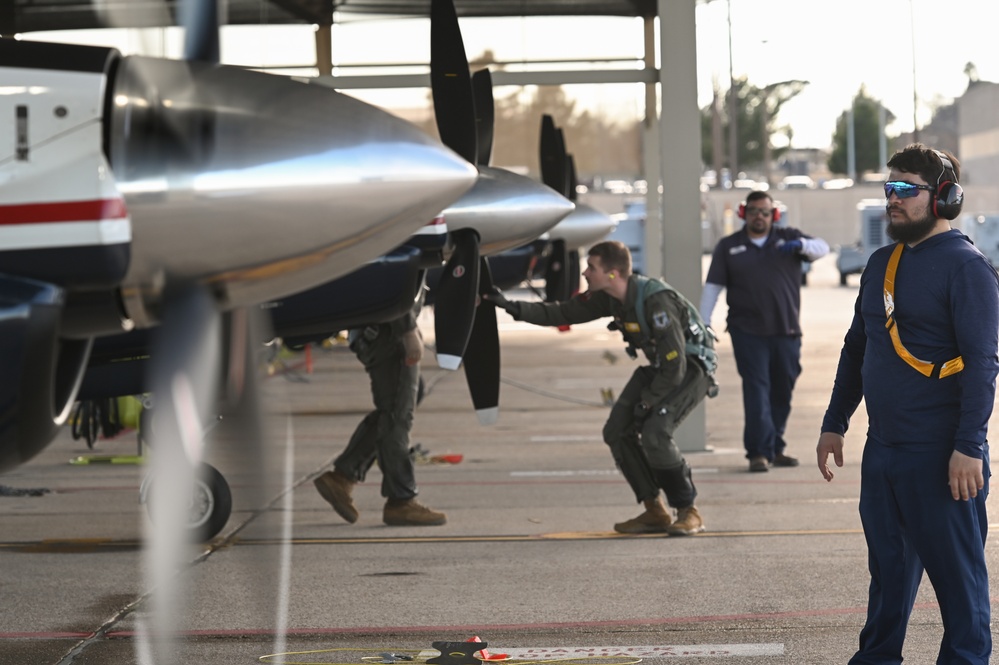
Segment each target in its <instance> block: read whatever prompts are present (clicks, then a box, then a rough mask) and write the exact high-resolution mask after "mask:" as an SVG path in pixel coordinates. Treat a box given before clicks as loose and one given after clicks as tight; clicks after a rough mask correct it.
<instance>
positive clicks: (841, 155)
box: [828, 86, 895, 174]
mask: <svg viewBox="0 0 999 665" xmlns="http://www.w3.org/2000/svg"><path fill="white" fill-rule="evenodd" d="M880 110H881V102H880V100H877V99H874V98H873V97H871V96H870V95H868V94H867V90H866V88H864V86H861V87H860V90H859V91H858V92H857V96H856V97H854V98H853V137H854V145H855V153H854V154H855V158H856V162H857V163H856V168H857V173H867V172H871V171H873V172H877V171H880V170H881V168H882V164H881V155H880V145H881V131H882V129H881V126H880V122H879V121H878V115H879V113H880ZM894 120H895V115H894V114H893V113H892V112H891V111H888V110H887V109H885V126H887V125H889V124H891V122H892V121H894ZM849 122H850V111H849V109H848V110H846V111H843V113H841V114H840V116H839V119H837V120H836V131H835V133H834V134H833V150H832V153H830V155H829V161H828V166H829V170H830V171H832V172H833V173H837V174H847V173H849V171H850V169H849V164H847V150H848V146H847V138H848V136H849Z"/></svg>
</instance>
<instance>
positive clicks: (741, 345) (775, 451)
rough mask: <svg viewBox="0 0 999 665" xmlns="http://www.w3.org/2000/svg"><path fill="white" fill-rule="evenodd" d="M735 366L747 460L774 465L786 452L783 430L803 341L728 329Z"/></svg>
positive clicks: (797, 373) (788, 336) (798, 338)
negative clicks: (743, 421)
mask: <svg viewBox="0 0 999 665" xmlns="http://www.w3.org/2000/svg"><path fill="white" fill-rule="evenodd" d="M728 332H729V334H730V335H731V336H732V350H733V352H734V354H735V366H736V367H737V368H738V370H739V376H741V377H742V410H743V412H744V414H745V424H744V427H743V430H742V444H743V445H744V446H745V447H746V457H747V458H751V457H765V458H767V459H768V460H770V461H771V462H772V461H773V459H774V457H775V456H776V455H779V454H780V453H782V452H784V448H785V447H787V443H785V442H784V429H785V428H786V427H787V418H788V416H789V415H791V393H792V392H793V391H794V384H795V382H796V381H797V380H798V376H800V375H801V338H800V337H792V336H790V335H751V334H750V333H747V332H743V331H741V330H737V329H735V328H732V327H729V330H728Z"/></svg>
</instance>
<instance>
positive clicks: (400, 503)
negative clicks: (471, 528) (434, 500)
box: [382, 499, 447, 526]
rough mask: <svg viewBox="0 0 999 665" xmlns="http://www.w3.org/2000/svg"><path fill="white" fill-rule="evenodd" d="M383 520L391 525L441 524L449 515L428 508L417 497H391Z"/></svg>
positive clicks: (387, 502) (383, 514)
mask: <svg viewBox="0 0 999 665" xmlns="http://www.w3.org/2000/svg"><path fill="white" fill-rule="evenodd" d="M382 521H383V522H385V523H386V524H388V525H389V526H440V525H441V524H444V523H446V522H447V515H445V514H444V513H439V512H437V511H436V510H431V509H430V508H427V507H426V506H424V505H423V504H422V503H420V502H418V501H417V500H416V499H389V500H388V501H386V502H385V510H383V511H382Z"/></svg>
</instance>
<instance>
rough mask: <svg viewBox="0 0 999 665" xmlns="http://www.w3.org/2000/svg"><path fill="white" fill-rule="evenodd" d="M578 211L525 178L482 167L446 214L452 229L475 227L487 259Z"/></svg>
mask: <svg viewBox="0 0 999 665" xmlns="http://www.w3.org/2000/svg"><path fill="white" fill-rule="evenodd" d="M574 208H575V206H574V204H573V203H572V201H570V200H568V199H567V198H565V197H564V196H562V195H561V194H559V193H557V192H556V191H555V190H553V189H551V188H550V187H546V186H545V185H542V184H541V183H539V182H536V181H534V180H532V179H530V178H528V177H526V176H522V175H518V174H516V173H513V172H511V171H507V170H505V169H496V168H491V167H482V166H480V167H479V178H478V180H477V181H476V183H475V186H474V187H472V189H471V190H469V191H468V192H467V193H466V194H465V195H464V196H462V197H461V198H460V199H458V201H457V202H455V203H454V204H453V205H452V206H449V207H448V208H447V209H445V211H444V219H445V220H446V221H447V226H448V229H449V230H456V229H462V228H472V229H475V231H476V232H477V233H478V235H479V238H480V247H481V249H480V251H481V253H482V254H483V255H484V256H491V255H493V254H498V253H500V252H503V251H505V250H508V249H513V248H514V247H519V246H520V245H523V244H525V243H528V242H531V241H532V240H534V239H536V238H537V237H539V236H540V235H542V234H543V233H545V232H546V231H548V230H549V229H551V228H552V227H553V226H555V225H556V224H558V222H559V221H561V220H562V219H563V218H564V217H565V216H566V215H568V214H569V213H571V212H572V211H573V209H574Z"/></svg>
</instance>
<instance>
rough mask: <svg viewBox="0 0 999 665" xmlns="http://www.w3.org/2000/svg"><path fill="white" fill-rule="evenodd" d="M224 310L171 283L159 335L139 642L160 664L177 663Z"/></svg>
mask: <svg viewBox="0 0 999 665" xmlns="http://www.w3.org/2000/svg"><path fill="white" fill-rule="evenodd" d="M220 334H221V316H220V315H219V313H218V311H217V309H216V307H215V303H214V301H213V300H212V297H211V296H210V295H209V293H208V292H207V291H206V290H205V289H204V288H203V287H200V286H197V285H184V286H180V287H177V286H174V287H172V292H171V293H170V297H169V298H168V299H167V301H166V304H165V307H164V311H163V325H162V326H160V328H159V329H158V330H157V331H156V333H155V335H154V342H153V351H152V354H151V358H152V360H151V367H150V385H151V387H152V392H153V396H154V399H155V402H156V406H155V409H154V410H153V417H152V425H151V428H150V430H151V431H150V433H149V435H150V436H149V439H150V441H151V443H152V448H153V451H154V452H153V454H152V456H151V463H150V466H149V474H150V484H149V489H148V494H147V502H148V504H149V512H150V516H151V519H150V520H148V521H147V522H146V537H145V550H144V559H145V564H146V565H145V570H146V571H147V588H150V589H152V590H153V591H152V608H151V616H150V622H149V625H148V626H146V627H145V629H144V630H143V631H141V633H142V635H144V636H145V637H146V638H147V639H146V640H145V641H144V642H143V643H142V644H141V645H140V647H139V648H140V649H141V650H145V651H146V652H147V653H148V655H149V656H151V657H152V662H155V663H157V664H165V663H173V662H176V660H175V659H176V655H175V653H174V650H175V647H176V645H175V644H174V643H173V642H174V640H173V638H174V636H175V635H176V634H177V630H178V621H179V619H180V617H182V616H183V614H184V613H183V612H182V611H181V608H182V607H183V604H184V602H185V600H186V598H187V596H188V590H187V589H186V588H185V587H184V576H183V575H179V574H178V573H179V571H180V570H181V569H182V568H183V567H184V565H185V564H186V563H187V562H188V561H190V560H191V556H192V554H193V551H192V549H191V543H190V540H189V538H188V535H187V534H188V529H187V517H188V504H189V501H188V500H186V499H185V498H184V497H191V496H193V495H194V490H195V483H196V478H195V474H196V472H197V469H199V468H200V464H201V460H202V457H203V449H202V446H203V439H204V432H205V425H206V424H207V423H208V422H209V418H210V417H211V416H212V415H213V411H214V410H215V406H216V404H217V394H218V382H219V367H220V362H221V349H220V343H219V339H220Z"/></svg>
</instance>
